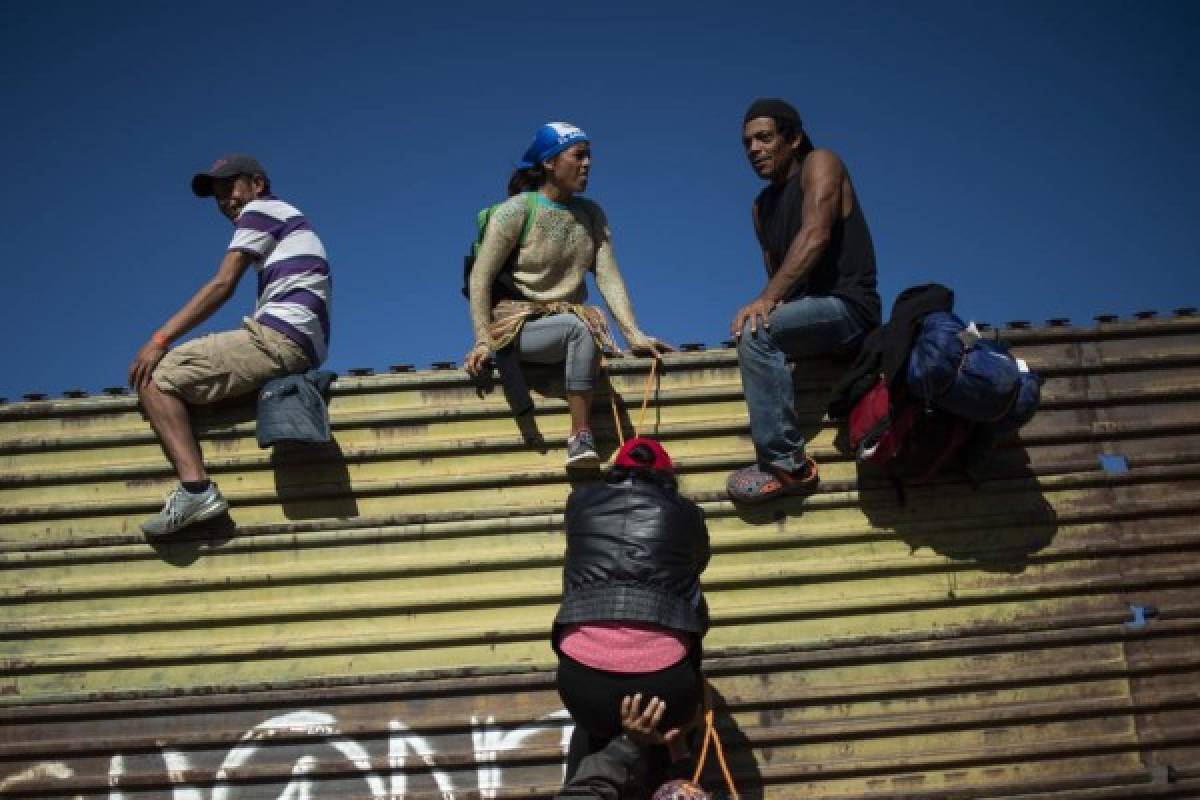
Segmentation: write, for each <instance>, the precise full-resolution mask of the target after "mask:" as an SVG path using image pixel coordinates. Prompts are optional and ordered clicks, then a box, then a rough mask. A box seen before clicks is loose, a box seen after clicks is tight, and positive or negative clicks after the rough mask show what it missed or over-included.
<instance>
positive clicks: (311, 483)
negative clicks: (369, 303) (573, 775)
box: [0, 316, 1200, 800]
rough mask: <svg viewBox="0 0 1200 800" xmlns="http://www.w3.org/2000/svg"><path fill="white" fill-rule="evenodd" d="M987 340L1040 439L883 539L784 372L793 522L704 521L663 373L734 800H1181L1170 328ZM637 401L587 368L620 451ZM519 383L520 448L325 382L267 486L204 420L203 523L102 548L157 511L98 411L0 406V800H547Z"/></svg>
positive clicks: (1190, 659)
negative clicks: (1032, 399)
mask: <svg viewBox="0 0 1200 800" xmlns="http://www.w3.org/2000/svg"><path fill="white" fill-rule="evenodd" d="M1003 338H1005V339H1006V340H1009V341H1011V342H1012V343H1013V344H1014V345H1015V348H1016V350H1017V352H1018V354H1020V355H1021V356H1023V357H1024V358H1025V359H1026V360H1027V361H1028V362H1029V363H1030V365H1031V366H1032V367H1033V368H1034V369H1037V370H1039V371H1041V372H1042V373H1043V374H1044V375H1045V376H1047V378H1048V381H1047V383H1046V386H1045V390H1044V403H1043V409H1042V410H1041V411H1040V412H1039V414H1038V416H1037V417H1036V418H1035V419H1034V421H1033V422H1032V423H1030V425H1028V426H1027V427H1026V428H1025V429H1024V430H1023V432H1022V435H1021V439H1020V441H1019V442H1013V443H1012V444H1011V446H1008V447H1006V448H1005V449H1004V450H1003V451H1002V453H1001V454H1000V455H999V456H998V458H997V459H996V462H995V464H994V468H993V476H992V477H991V479H989V480H987V481H986V482H985V483H983V485H981V486H980V487H978V488H973V487H971V486H969V485H968V484H966V483H965V482H964V481H962V480H959V479H956V478H953V477H950V478H947V479H945V480H942V481H940V482H938V483H936V484H934V485H931V486H926V487H919V488H913V489H910V490H909V493H908V495H909V496H908V503H907V505H906V506H903V507H901V506H899V505H898V504H897V502H896V495H895V492H894V491H893V489H892V488H891V486H890V485H888V484H887V483H886V481H883V480H881V479H880V477H879V476H874V475H872V474H870V473H864V474H861V475H860V474H858V473H857V471H856V469H855V466H854V464H853V462H852V461H851V460H850V459H848V458H847V456H845V455H844V454H843V453H842V452H840V450H839V449H838V448H837V447H836V446H835V436H836V433H837V431H836V430H835V429H834V428H833V427H832V426H830V425H829V424H828V423H824V424H823V423H822V421H821V419H820V416H821V409H822V406H823V402H824V394H825V390H826V388H827V385H828V383H829V381H830V379H831V376H832V374H833V373H832V369H833V368H832V367H831V366H829V365H814V364H805V365H803V370H802V372H801V374H802V376H803V377H802V378H801V380H800V386H799V387H798V388H799V391H800V392H801V403H802V407H803V408H804V409H805V411H806V412H807V414H806V418H807V419H808V421H809V423H810V425H811V428H812V432H813V434H814V442H815V444H814V448H813V453H814V455H815V456H816V458H817V460H818V461H820V462H821V463H822V477H823V483H822V486H821V489H820V491H819V492H818V493H816V494H815V495H813V496H812V497H810V498H808V499H806V500H803V501H801V500H788V501H782V502H780V503H776V504H773V505H770V506H768V507H766V508H763V509H754V510H749V511H747V510H742V509H738V508H735V507H734V506H732V505H731V504H730V503H729V502H727V501H726V500H725V499H724V497H723V492H722V486H723V482H724V478H725V475H726V474H727V473H728V471H729V470H730V469H732V468H734V467H737V466H741V465H743V464H744V463H747V462H748V460H749V457H750V453H751V448H750V444H749V440H748V436H747V427H746V416H745V407H744V404H743V402H742V397H741V389H740V384H739V379H738V374H737V370H736V358H735V354H734V353H733V351H731V350H725V349H720V350H712V351H708V352H696V353H688V354H682V355H678V356H672V357H670V358H668V360H667V363H666V368H665V370H664V371H663V374H662V376H661V380H660V382H659V391H658V395H657V397H656V401H655V404H654V405H653V406H652V411H651V413H650V417H651V419H652V422H653V427H654V428H655V429H656V430H657V432H658V435H659V436H660V438H661V439H662V440H663V441H664V443H665V444H666V445H667V447H668V449H670V451H671V453H672V455H673V456H674V457H675V458H676V461H677V462H678V464H679V465H680V468H681V473H682V487H683V490H684V491H685V492H686V493H688V494H689V495H690V496H692V497H694V498H695V499H697V500H698V501H700V502H701V503H702V505H703V506H704V508H705V510H706V512H707V513H708V516H709V525H710V531H711V533H712V537H713V548H714V555H713V559H712V563H711V566H710V568H709V571H708V572H707V573H706V575H705V578H704V585H705V589H706V591H707V593H708V595H709V599H710V603H711V606H712V609H713V616H714V624H713V629H712V632H711V634H710V635H709V638H708V640H707V651H708V661H707V667H708V671H709V673H710V675H711V677H712V679H713V682H714V685H715V686H716V688H717V689H718V691H719V693H720V695H721V699H722V702H721V713H720V715H719V720H720V725H721V729H722V730H723V732H724V734H725V738H726V741H727V743H729V745H731V747H732V749H733V751H734V762H735V763H734V766H735V772H736V774H737V778H738V780H739V783H740V784H741V786H742V788H743V790H744V792H743V794H744V796H747V797H763V796H766V797H771V798H775V797H778V798H816V797H837V798H848V797H863V798H875V797H879V798H883V797H888V798H897V797H911V798H967V797H1011V798H1016V797H1054V798H1062V800H1084V798H1088V799H1089V800H1090V799H1091V798H1125V797H1194V796H1200V591H1198V589H1197V586H1198V584H1200V530H1197V525H1196V520H1197V509H1198V508H1200V483H1198V479H1200V404H1198V403H1197V400H1198V399H1200V319H1197V318H1193V317H1190V316H1182V317H1178V318H1174V319H1169V320H1145V321H1139V322H1128V323H1123V322H1109V323H1105V324H1102V325H1100V326H1099V327H1097V328H1093V329H1086V330H1081V329H1075V328H1070V327H1065V326H1056V327H1046V328H1040V329H1029V330H1020V329H1009V330H1005V331H1003ZM646 370H647V365H646V363H645V362H641V361H628V362H624V363H618V364H616V365H615V366H614V368H613V379H612V380H613V384H614V386H615V388H616V390H617V392H618V393H619V394H620V395H621V397H622V399H623V404H624V406H625V407H626V408H628V409H629V411H628V412H624V411H623V412H622V413H623V414H624V416H625V420H624V426H625V430H626V431H628V430H629V428H630V419H629V417H633V421H636V418H637V416H638V414H637V405H638V402H639V400H640V394H641V388H642V385H643V382H644V381H645V377H646ZM544 382H545V383H546V386H545V389H546V390H547V392H548V393H549V395H551V396H548V397H546V398H545V399H544V400H542V401H540V402H539V406H538V413H537V415H536V423H535V424H533V425H528V426H527V427H526V429H524V430H522V429H520V428H518V426H517V425H516V423H515V422H514V421H513V419H512V418H511V416H510V415H509V413H508V410H507V407H506V406H505V405H504V404H503V401H502V399H500V396H499V393H498V392H493V393H491V394H489V395H486V396H484V397H480V396H478V392H477V390H476V389H475V388H474V387H473V386H472V385H471V384H470V383H468V382H467V381H466V379H465V378H464V377H463V375H462V373H460V372H455V371H433V372H423V373H412V374H396V375H378V376H367V377H348V378H342V379H340V380H339V381H338V384H337V388H336V393H335V398H334V400H333V403H332V405H331V412H332V414H333V418H334V423H335V428H336V439H337V444H336V446H333V447H330V448H326V449H324V450H318V451H300V452H276V453H275V454H274V455H272V454H270V453H268V452H266V451H260V450H258V449H257V448H256V446H255V444H254V439H253V420H252V418H251V416H250V413H251V412H250V410H249V409H248V408H247V407H245V406H237V407H231V408H227V409H223V410H218V411H216V412H214V413H212V414H210V415H208V416H205V417H203V418H202V419H201V421H200V423H199V428H200V429H201V436H202V443H203V447H204V450H205V455H206V460H207V463H208V464H209V465H210V467H211V470H212V474H213V477H214V479H215V480H217V482H218V483H219V484H220V485H221V488H222V490H223V491H224V492H225V494H226V495H227V496H228V497H229V499H230V500H231V502H232V503H233V506H234V508H233V512H232V519H231V520H227V521H224V522H222V523H219V524H216V525H209V526H207V527H206V528H204V529H202V530H198V531H189V532H187V533H185V534H183V535H181V536H178V537H176V538H174V539H171V540H170V541H166V542H157V541H155V542H147V541H146V539H145V538H144V537H143V536H142V535H141V533H140V532H139V531H138V528H137V523H138V522H139V521H140V520H141V519H142V518H143V517H145V516H147V515H148V514H150V513H152V512H154V511H155V510H157V508H158V506H159V505H160V504H161V498H162V495H163V494H164V493H165V492H166V490H167V489H168V488H169V487H170V485H171V484H172V482H173V478H172V476H171V473H170V471H169V469H168V468H167V466H166V464H165V462H164V460H163V458H162V455H161V453H160V451H159V449H158V447H157V445H156V443H155V440H154V438H153V436H152V434H151V432H150V430H149V428H148V426H147V425H146V424H145V422H144V420H143V419H142V417H141V415H140V414H139V412H138V410H137V407H136V402H135V401H134V400H133V399H132V398H129V397H116V396H114V397H98V398H85V399H72V400H55V401H38V402H27V403H19V404H12V405H7V406H0V576H2V577H0V593H2V597H3V604H2V606H0V615H2V616H0V624H2V625H3V632H2V633H0V636H2V637H3V649H2V657H0V795H3V796H13V797H17V796H20V797H72V798H73V797H108V798H110V800H113V799H114V798H119V799H120V800H141V799H142V798H157V797H171V798H173V799H174V800H201V798H209V797H211V798H213V799H214V800H216V799H217V798H231V799H232V798H289V799H290V800H298V799H299V798H324V797H340V798H351V797H355V798H357V797H362V798H367V797H371V798H381V797H391V798H399V797H405V798H414V799H415V798H424V797H450V796H453V797H456V798H468V797H471V798H473V797H513V798H516V797H522V798H528V797H548V796H550V795H551V794H553V791H554V789H555V787H556V786H557V785H558V782H559V780H560V778H561V759H562V746H563V742H564V737H565V735H566V732H567V730H568V728H567V726H568V725H569V720H568V719H566V718H565V716H564V715H563V713H562V712H561V706H560V703H559V701H558V698H557V695H556V694H555V692H554V689H553V672H552V653H551V651H550V649H549V646H548V644H547V634H548V626H549V621H550V619H551V618H552V616H553V613H554V609H555V607H556V603H557V600H558V591H559V577H560V567H561V559H562V549H563V545H562V539H561V522H562V519H561V512H562V508H563V503H564V500H565V498H566V494H567V492H568V491H569V489H570V484H569V482H568V479H567V475H566V474H565V472H564V470H563V469H562V467H561V463H562V458H563V439H564V434H565V427H566V415H565V404H564V403H563V402H562V401H561V399H555V398H554V397H553V394H554V392H555V388H556V387H555V385H554V381H553V380H552V379H546V380H545V381H544ZM604 405H606V400H605V399H604V398H600V400H599V401H598V402H597V406H596V414H597V418H598V419H600V420H603V419H605V416H604V415H603V408H604ZM649 422H650V420H648V423H649ZM598 431H599V433H600V436H601V439H602V441H601V444H602V445H603V446H604V447H606V448H608V449H609V450H611V447H612V446H613V445H615V441H614V439H615V436H614V434H613V429H612V425H611V423H609V424H608V426H607V428H606V427H605V426H604V425H603V424H601V425H599V426H598ZM1102 456H1103V457H1104V458H1102ZM710 783H711V784H712V785H713V786H716V785H717V784H718V783H719V782H718V781H710Z"/></svg>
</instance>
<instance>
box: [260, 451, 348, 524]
mask: <svg viewBox="0 0 1200 800" xmlns="http://www.w3.org/2000/svg"><path fill="white" fill-rule="evenodd" d="M271 468H272V469H273V470H274V471H275V493H276V495H277V496H278V498H279V504H280V506H281V507H282V509H283V515H284V516H285V517H287V518H288V519H289V520H297V519H331V518H336V519H345V518H348V517H357V516H358V501H357V500H356V499H355V497H354V488H353V486H351V484H350V470H349V468H348V467H347V466H346V457H345V455H344V454H343V453H342V448H341V446H340V445H339V444H338V442H337V439H332V440H330V441H329V442H328V443H327V444H297V443H290V442H282V443H280V444H277V445H275V447H274V448H272V450H271Z"/></svg>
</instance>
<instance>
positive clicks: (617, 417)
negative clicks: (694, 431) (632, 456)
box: [605, 358, 658, 447]
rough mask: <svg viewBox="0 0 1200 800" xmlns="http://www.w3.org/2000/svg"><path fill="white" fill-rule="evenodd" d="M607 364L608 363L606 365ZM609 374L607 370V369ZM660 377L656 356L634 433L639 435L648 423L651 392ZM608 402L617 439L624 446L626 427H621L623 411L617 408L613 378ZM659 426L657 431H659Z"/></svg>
mask: <svg viewBox="0 0 1200 800" xmlns="http://www.w3.org/2000/svg"><path fill="white" fill-rule="evenodd" d="M605 366H607V364H606V365H605ZM605 374H607V370H606V371H605ZM657 377H658V359H657V358H655V359H653V360H652V361H651V362H650V373H649V374H648V375H647V376H646V384H645V385H644V386H643V387H642V411H641V416H639V417H638V424H637V427H636V428H634V429H633V435H634V436H637V435H638V434H639V432H640V431H641V429H642V426H644V425H645V424H646V409H647V408H648V407H649V405H650V392H651V389H653V388H654V385H655V383H654V382H655V380H656V378H657ZM608 402H609V405H610V406H611V407H612V415H613V426H614V427H615V428H616V429H617V441H618V442H620V443H621V446H622V447H623V446H624V445H625V429H624V428H622V427H621V413H620V411H619V410H618V409H617V390H616V388H614V387H613V385H612V378H611V377H610V378H609V379H608ZM657 430H658V429H657V426H656V427H655V432H657Z"/></svg>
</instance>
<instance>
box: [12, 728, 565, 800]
mask: <svg viewBox="0 0 1200 800" xmlns="http://www.w3.org/2000/svg"><path fill="white" fill-rule="evenodd" d="M386 730H387V741H386V758H385V759H384V761H383V762H382V763H385V764H386V766H387V769H381V768H380V766H381V763H380V762H379V761H378V760H376V761H372V757H371V754H370V752H369V751H368V749H367V748H366V747H364V746H363V744H361V743H360V742H359V741H357V740H356V739H355V738H354V737H353V736H351V735H347V734H345V733H343V732H342V730H341V729H340V727H339V725H338V721H337V719H336V718H335V717H334V716H333V715H332V714H329V713H326V712H322V711H307V710H301V711H290V712H287V713H285V714H280V715H278V716H274V717H271V718H269V719H267V720H264V721H263V722H261V723H259V724H258V725H255V726H254V727H253V728H251V729H250V730H248V731H246V732H245V733H244V734H242V735H241V736H240V738H239V739H238V742H237V744H236V745H234V746H233V747H232V748H230V749H229V751H228V752H227V753H225V754H224V756H223V758H221V761H220V764H219V766H217V767H216V768H215V770H212V771H209V772H207V777H208V779H207V780H201V779H199V778H198V777H197V776H202V775H205V774H206V772H205V770H203V769H200V770H198V769H197V768H196V765H195V764H194V763H193V762H194V757H193V756H192V755H189V754H188V753H186V752H183V751H182V748H180V747H177V746H173V745H172V744H171V743H170V742H169V741H164V742H163V743H162V744H161V745H160V748H159V753H158V755H159V756H161V761H162V768H163V772H164V773H165V775H166V781H167V783H168V784H169V786H170V790H169V791H170V798H171V800H239V798H241V797H244V796H245V797H253V798H255V800H259V798H262V799H263V800H266V799H267V798H272V797H273V798H274V799H275V800H315V798H317V797H318V795H319V794H320V793H321V780H320V778H319V776H318V775H316V774H315V773H317V772H318V771H319V770H318V767H319V765H320V764H321V763H323V762H324V763H329V762H330V761H339V762H341V763H342V764H343V765H348V767H349V772H350V773H351V774H352V776H353V777H352V778H349V779H347V780H352V781H353V782H355V783H357V784H359V785H360V786H361V787H362V789H363V790H365V791H363V790H359V791H356V792H355V794H356V795H362V796H364V797H370V798H371V800H404V798H405V797H407V796H408V795H409V793H410V786H409V778H410V776H411V775H413V774H417V773H421V774H424V775H426V776H427V780H430V779H431V780H432V783H433V785H434V786H433V788H435V790H436V792H438V793H440V795H441V797H442V798H443V800H458V799H459V798H462V797H465V796H466V795H467V793H469V794H470V796H471V797H481V798H484V799H485V800H490V799H491V798H494V797H496V795H497V792H498V791H499V790H500V789H502V788H504V768H503V767H502V766H501V765H500V764H499V763H498V760H499V757H500V756H503V755H504V754H506V753H512V752H514V751H518V750H520V749H522V748H523V747H526V746H528V745H529V744H530V740H531V739H533V738H534V737H537V736H541V737H542V739H543V742H554V744H555V745H557V747H558V748H560V749H561V751H562V752H563V753H564V754H565V752H566V749H567V745H568V744H569V741H570V737H571V732H572V726H571V722H570V715H568V714H567V712H566V711H565V710H559V711H555V712H553V713H550V714H546V715H545V716H542V717H541V718H539V719H538V720H536V721H534V722H531V723H527V724H524V725H520V726H517V727H515V728H507V729H506V728H504V727H500V726H498V725H497V724H496V720H495V717H494V716H475V715H472V716H471V718H470V733H471V738H470V743H471V748H470V749H471V753H470V755H471V757H472V758H473V766H474V769H473V774H471V773H472V770H469V769H463V768H462V767H461V766H460V767H459V768H458V769H457V770H451V769H446V768H444V767H443V766H441V765H440V763H439V753H438V751H437V747H436V746H435V743H434V742H432V741H431V740H430V739H429V738H427V737H426V736H423V735H421V734H419V733H416V732H414V731H413V730H411V729H410V728H409V727H408V726H407V725H405V724H404V723H403V722H402V721H400V720H397V719H393V720H390V721H389V722H388V723H387V727H386ZM310 739H311V741H309V740H310ZM272 740H274V741H286V742H288V743H298V745H297V748H293V749H289V750H288V756H287V758H288V760H289V761H290V763H291V766H290V774H289V770H287V769H283V770H279V771H278V772H279V774H280V779H279V781H278V782H276V783H274V784H269V783H264V781H263V778H262V776H261V775H260V776H258V777H256V778H255V779H254V780H253V781H251V782H250V783H249V784H247V783H243V782H242V781H239V779H238V777H239V775H242V774H246V773H245V770H247V769H250V771H251V772H253V763H254V759H255V756H256V754H258V753H259V752H260V750H261V749H262V748H263V747H264V745H266V744H268V743H270V742H271V741H272ZM563 769H565V766H564V767H563ZM81 772H82V770H80V769H76V768H73V767H72V766H71V765H70V764H68V763H65V762H63V761H60V760H47V761H43V762H41V763H38V764H35V765H33V766H29V767H26V768H23V769H21V770H19V771H16V772H13V773H12V774H10V775H7V776H4V777H0V796H4V797H17V796H20V794H21V791H20V790H21V787H22V786H25V787H27V790H34V789H36V791H38V793H39V794H43V795H44V794H45V793H46V792H48V791H52V786H53V783H54V782H55V781H56V780H68V779H73V778H75V779H77V778H79V777H80V773H81ZM129 774H130V770H129V768H128V766H127V763H126V757H125V755H123V754H119V753H117V754H112V755H111V756H109V757H108V760H107V795H105V796H106V800H134V798H133V797H131V796H130V795H131V794H137V792H136V788H137V787H136V786H135V785H134V784H136V783H137V782H131V781H128V780H127V778H128V776H129ZM273 774H274V773H273ZM467 776H470V777H467ZM557 777H558V779H560V780H561V778H562V775H561V773H560V774H559V775H558V776H557ZM285 781H286V784H285V785H283V788H282V789H280V788H279V785H280V784H281V783H284V782H285ZM127 784H129V785H127ZM341 785H342V786H343V787H344V786H345V783H342V784H341ZM422 794H423V795H424V794H427V793H426V792H424V791H422ZM61 796H63V797H76V796H78V797H80V798H82V797H83V795H71V794H64V795H61ZM89 796H90V797H95V796H96V794H94V793H89ZM145 796H146V795H144V794H137V797H138V798H141V797H145Z"/></svg>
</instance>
